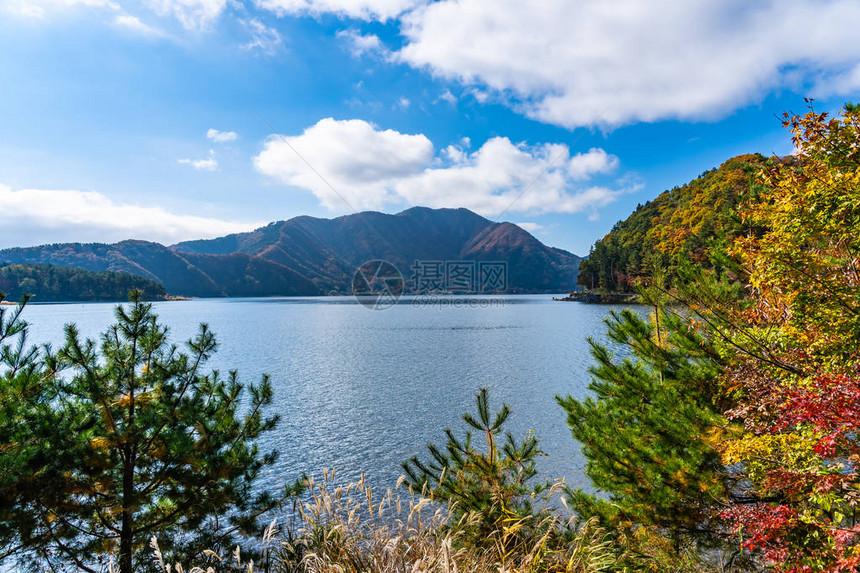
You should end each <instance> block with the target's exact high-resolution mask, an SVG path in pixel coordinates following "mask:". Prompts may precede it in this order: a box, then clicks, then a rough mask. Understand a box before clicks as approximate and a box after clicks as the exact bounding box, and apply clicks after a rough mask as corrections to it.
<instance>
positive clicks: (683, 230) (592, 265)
mask: <svg viewBox="0 0 860 573" xmlns="http://www.w3.org/2000/svg"><path fill="white" fill-rule="evenodd" d="M767 161H768V160H767V158H765V157H764V156H762V155H759V154H749V155H739V156H737V157H733V158H731V159H729V160H728V161H726V162H725V163H723V164H722V165H720V166H719V167H718V168H716V169H711V170H710V171H706V172H704V173H702V174H701V175H700V176H699V177H697V178H696V179H694V180H692V181H690V182H689V183H687V184H685V185H682V186H680V187H675V188H674V189H670V190H668V191H664V192H663V193H661V194H660V195H658V196H657V198H656V199H654V200H653V201H648V202H647V203H645V204H644V205H639V206H638V207H637V208H636V210H635V211H634V212H633V213H632V214H631V215H630V216H629V217H628V218H627V219H625V220H624V221H619V222H618V223H616V225H615V226H614V227H613V228H612V231H611V232H610V233H609V234H608V235H606V236H605V237H603V238H602V239H600V240H599V241H597V243H595V245H594V247H593V248H592V250H591V252H590V253H589V255H588V258H587V259H585V260H583V261H582V264H581V265H580V268H579V280H578V282H579V284H580V285H582V286H584V287H585V288H587V289H592V288H593V289H597V288H599V289H601V290H603V291H611V292H619V291H620V292H627V291H631V290H632V285H631V281H632V279H635V278H636V277H641V276H646V275H648V274H649V273H650V272H651V271H652V269H653V268H654V267H655V266H660V267H663V268H665V269H667V271H668V274H669V275H670V276H671V275H672V274H674V271H675V270H676V269H677V265H678V263H679V261H680V260H681V259H682V258H685V259H688V260H690V261H692V262H694V263H696V264H699V265H703V266H705V267H710V266H711V263H710V260H709V258H710V253H711V249H710V245H711V243H712V242H713V241H720V242H724V241H726V240H731V239H732V238H733V237H735V236H737V235H738V234H739V233H740V232H741V231H742V230H743V225H742V223H741V221H740V219H738V218H737V216H736V215H735V208H736V207H737V206H738V204H739V203H740V202H741V200H742V199H743V198H744V197H746V196H747V195H748V194H749V192H750V189H751V185H752V183H753V180H754V176H755V174H756V172H758V171H759V170H760V169H761V168H762V167H763V166H765V165H766V164H767Z"/></svg>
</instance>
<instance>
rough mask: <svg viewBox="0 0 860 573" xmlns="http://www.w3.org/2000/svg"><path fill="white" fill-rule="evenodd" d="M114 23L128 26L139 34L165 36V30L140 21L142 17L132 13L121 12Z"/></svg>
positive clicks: (127, 27)
mask: <svg viewBox="0 0 860 573" xmlns="http://www.w3.org/2000/svg"><path fill="white" fill-rule="evenodd" d="M113 23H114V25H116V26H119V27H121V28H126V29H128V30H131V31H132V32H136V33H138V34H141V35H144V36H153V37H154V36H163V35H164V32H162V31H161V30H159V29H158V28H153V27H152V26H150V25H149V24H146V23H144V22H141V21H140V18H138V17H137V16H132V15H130V14H120V15H119V16H117V17H116V18H114V20H113Z"/></svg>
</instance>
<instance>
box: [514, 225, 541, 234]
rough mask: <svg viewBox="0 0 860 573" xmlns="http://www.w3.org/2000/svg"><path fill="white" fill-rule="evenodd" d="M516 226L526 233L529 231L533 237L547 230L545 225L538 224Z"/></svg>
mask: <svg viewBox="0 0 860 573" xmlns="http://www.w3.org/2000/svg"><path fill="white" fill-rule="evenodd" d="M514 224H515V225H516V226H517V227H519V228H521V229H523V230H525V231H528V232H529V233H531V234H532V235H534V234H535V233H539V232H541V231H543V230H544V229H545V228H546V227H544V226H543V225H538V224H537V223H514Z"/></svg>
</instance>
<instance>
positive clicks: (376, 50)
mask: <svg viewBox="0 0 860 573" xmlns="http://www.w3.org/2000/svg"><path fill="white" fill-rule="evenodd" d="M337 37H338V38H339V39H341V40H343V41H345V42H346V44H347V47H348V48H349V52H350V53H351V54H352V56H353V57H354V58H360V57H361V56H364V55H377V56H381V57H383V58H386V59H387V58H388V57H390V52H389V51H388V48H386V47H385V45H383V43H382V40H380V39H379V36H377V35H375V34H362V33H361V32H359V31H358V30H354V29H349V30H340V31H338V33H337Z"/></svg>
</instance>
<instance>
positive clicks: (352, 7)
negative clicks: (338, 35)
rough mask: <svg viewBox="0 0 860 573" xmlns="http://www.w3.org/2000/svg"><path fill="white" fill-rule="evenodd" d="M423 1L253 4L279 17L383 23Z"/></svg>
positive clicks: (264, 0) (269, 0) (272, 0)
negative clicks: (333, 17)
mask: <svg viewBox="0 0 860 573" xmlns="http://www.w3.org/2000/svg"><path fill="white" fill-rule="evenodd" d="M422 1H423V0H255V1H254V3H255V4H256V5H257V6H258V7H259V8H263V9H265V10H270V11H272V12H274V13H276V14H277V15H279V16H285V15H288V14H289V15H295V14H307V15H310V16H320V15H322V14H325V13H333V14H337V15H338V16H341V17H347V18H359V19H362V20H380V21H382V22H385V21H386V20H389V19H391V18H396V17H397V16H399V15H400V14H402V13H403V12H405V11H407V10H409V9H410V8H413V7H415V6H417V5H418V4H420V3H422Z"/></svg>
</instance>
